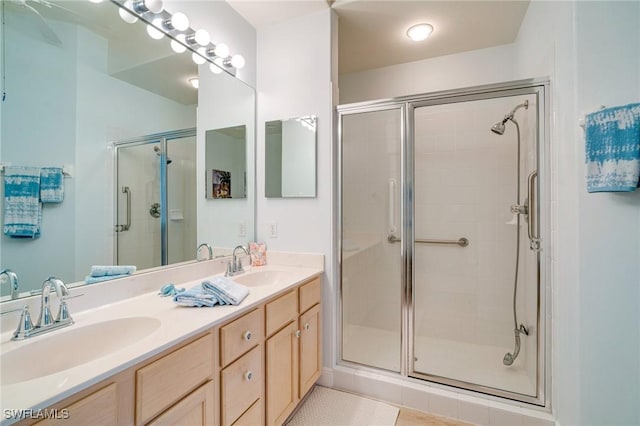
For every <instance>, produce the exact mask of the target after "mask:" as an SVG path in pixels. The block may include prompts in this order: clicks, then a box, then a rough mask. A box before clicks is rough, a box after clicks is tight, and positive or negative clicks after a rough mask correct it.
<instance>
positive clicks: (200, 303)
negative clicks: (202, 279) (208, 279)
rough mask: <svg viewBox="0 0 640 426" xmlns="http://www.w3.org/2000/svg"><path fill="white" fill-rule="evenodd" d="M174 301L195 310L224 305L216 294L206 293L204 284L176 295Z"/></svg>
mask: <svg viewBox="0 0 640 426" xmlns="http://www.w3.org/2000/svg"><path fill="white" fill-rule="evenodd" d="M173 301H174V302H175V303H177V304H178V305H181V306H191V307H195V308H201V307H204V306H208V307H211V306H215V305H218V304H221V305H223V304H224V303H220V300H218V298H217V297H216V296H215V295H214V294H212V293H210V292H207V291H205V289H204V288H203V287H202V284H198V285H196V286H194V287H193V288H190V289H189V290H187V291H183V292H181V293H178V294H176V295H175V296H174V297H173Z"/></svg>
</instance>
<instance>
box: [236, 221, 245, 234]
mask: <svg viewBox="0 0 640 426" xmlns="http://www.w3.org/2000/svg"><path fill="white" fill-rule="evenodd" d="M246 236H247V224H246V223H245V222H240V224H239V225H238V237H246Z"/></svg>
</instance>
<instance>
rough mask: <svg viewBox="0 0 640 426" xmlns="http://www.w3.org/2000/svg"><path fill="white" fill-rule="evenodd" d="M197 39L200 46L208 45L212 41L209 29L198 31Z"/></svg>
mask: <svg viewBox="0 0 640 426" xmlns="http://www.w3.org/2000/svg"><path fill="white" fill-rule="evenodd" d="M195 40H196V43H198V44H199V45H200V46H206V45H207V44H209V42H210V41H211V36H210V35H209V33H208V32H207V30H203V29H199V30H198V31H196V34H195Z"/></svg>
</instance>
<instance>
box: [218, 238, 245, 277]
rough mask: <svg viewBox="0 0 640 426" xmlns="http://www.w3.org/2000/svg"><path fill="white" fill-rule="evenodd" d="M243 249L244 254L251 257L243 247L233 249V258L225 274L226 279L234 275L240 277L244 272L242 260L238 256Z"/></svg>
mask: <svg viewBox="0 0 640 426" xmlns="http://www.w3.org/2000/svg"><path fill="white" fill-rule="evenodd" d="M238 249H241V250H242V251H244V254H246V255H249V252H248V251H247V249H246V248H244V247H243V246H242V245H239V246H236V247H235V248H234V249H233V257H232V260H231V262H230V263H227V272H226V273H225V274H224V275H225V277H232V276H234V275H238V274H241V273H243V272H244V267H243V266H242V259H240V258H239V257H238V256H237V255H236V251H237V250H238Z"/></svg>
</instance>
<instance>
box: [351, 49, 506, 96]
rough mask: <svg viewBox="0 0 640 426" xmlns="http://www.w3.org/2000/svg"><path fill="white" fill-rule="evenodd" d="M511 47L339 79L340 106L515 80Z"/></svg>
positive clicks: (376, 70)
mask: <svg viewBox="0 0 640 426" xmlns="http://www.w3.org/2000/svg"><path fill="white" fill-rule="evenodd" d="M514 55H515V51H514V48H513V46H512V45H503V46H497V47H491V48H488V49H481V50H474V51H471V52H465V53H458V54H455V55H447V56H441V57H437V58H432V59H427V60H423V61H416V62H408V63H405V64H399V65H392V66H389V67H384V68H377V69H373V70H367V71H360V72H355V73H350V74H341V75H340V104H348V103H352V102H361V101H365V100H373V99H386V98H394V97H398V96H404V95H414V94H417V93H427V92H435V91H438V90H447V89H454V88H458V87H468V86H477V85H481V84H489V83H495V82H500V81H508V80H512V79H513V63H514V60H513V57H514Z"/></svg>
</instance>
